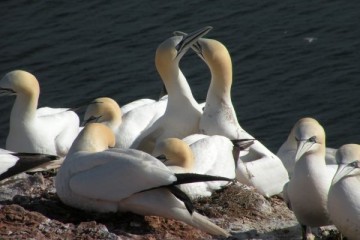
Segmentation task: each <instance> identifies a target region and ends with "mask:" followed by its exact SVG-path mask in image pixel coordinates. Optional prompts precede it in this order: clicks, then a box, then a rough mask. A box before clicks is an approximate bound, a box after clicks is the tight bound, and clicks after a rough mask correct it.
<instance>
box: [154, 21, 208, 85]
mask: <svg viewBox="0 0 360 240" xmlns="http://www.w3.org/2000/svg"><path fill="white" fill-rule="evenodd" d="M211 29H212V27H204V28H202V29H200V30H198V31H195V32H193V33H190V34H188V35H186V36H174V37H170V38H168V39H166V40H165V41H164V42H162V43H161V44H160V45H159V46H158V48H157V49H156V54H155V65H156V69H157V70H158V72H159V74H160V76H161V77H162V78H163V79H168V77H167V76H168V74H169V71H173V68H174V67H178V65H179V62H180V59H181V58H182V56H184V54H185V53H186V52H187V50H189V48H190V47H191V46H192V45H193V44H194V43H195V42H196V41H197V40H198V39H199V38H200V37H202V36H204V35H205V34H207V33H208V32H209V31H210V30H211Z"/></svg>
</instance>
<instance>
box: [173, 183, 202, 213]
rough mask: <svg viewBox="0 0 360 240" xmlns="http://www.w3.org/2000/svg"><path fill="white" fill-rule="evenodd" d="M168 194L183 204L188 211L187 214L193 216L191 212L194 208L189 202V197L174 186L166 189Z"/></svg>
mask: <svg viewBox="0 0 360 240" xmlns="http://www.w3.org/2000/svg"><path fill="white" fill-rule="evenodd" d="M167 188H168V189H169V190H170V192H171V193H172V194H174V196H175V197H176V198H177V199H179V200H180V201H182V202H183V203H184V204H185V207H186V209H187V210H188V212H189V213H190V215H192V214H193V212H194V211H195V207H194V205H193V203H192V201H191V199H190V198H189V196H188V195H187V194H186V193H184V192H183V191H181V190H180V189H179V188H177V187H176V186H168V187H167Z"/></svg>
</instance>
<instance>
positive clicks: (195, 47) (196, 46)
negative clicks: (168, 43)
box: [173, 31, 206, 62]
mask: <svg viewBox="0 0 360 240" xmlns="http://www.w3.org/2000/svg"><path fill="white" fill-rule="evenodd" d="M173 34H174V35H175V36H183V37H186V36H187V35H188V34H187V33H184V32H181V31H174V32H173ZM191 49H192V50H193V51H194V52H195V53H196V54H197V55H198V56H199V57H200V58H201V59H202V60H203V61H204V62H206V61H205V58H204V56H203V54H202V48H201V45H200V43H199V42H198V41H196V42H195V43H194V44H193V45H192V46H191Z"/></svg>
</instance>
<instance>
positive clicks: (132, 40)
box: [0, 0, 360, 151]
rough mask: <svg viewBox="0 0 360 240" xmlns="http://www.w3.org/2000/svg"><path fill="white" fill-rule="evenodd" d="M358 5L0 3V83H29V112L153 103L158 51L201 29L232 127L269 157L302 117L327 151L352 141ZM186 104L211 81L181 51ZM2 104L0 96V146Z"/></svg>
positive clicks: (5, 116)
mask: <svg viewBox="0 0 360 240" xmlns="http://www.w3.org/2000/svg"><path fill="white" fill-rule="evenodd" d="M359 9H360V1H294V0H291V1H275V0H271V1H242V0H229V1H205V0H201V1H182V0H178V1H145V0H138V1H131V2H130V1H128V2H127V3H125V1H95V0H87V1H59V0H47V1H21V0H19V1H10V0H7V1H4V0H3V1H1V2H0V20H1V23H0V75H1V76H3V75H4V74H5V73H7V72H8V71H11V70H15V69H24V70H27V71H29V72H31V73H33V74H34V75H35V76H36V77H37V78H38V80H39V82H40V86H41V95H40V102H39V106H50V107H74V106H77V105H80V104H83V103H85V102H87V101H90V100H92V99H94V98H96V97H99V96H108V97H112V98H114V99H116V100H117V101H118V102H119V104H120V105H123V104H125V103H127V102H130V101H132V100H135V99H138V98H157V96H158V95H159V91H160V89H161V79H160V78H159V76H158V74H157V72H156V69H155V66H154V55H155V50H156V48H157V46H158V45H159V44H160V43H161V42H162V41H164V40H165V39H166V38H168V37H170V36H171V35H172V32H173V31H174V30H181V31H185V32H191V31H193V30H197V29H199V28H201V27H204V26H207V25H210V26H213V27H214V29H213V30H212V31H211V32H210V33H208V35H207V37H208V38H214V39H217V40H219V41H221V42H222V43H224V44H225V46H227V48H228V49H229V52H230V53H231V55H232V60H233V71H234V82H233V87H232V99H233V103H234V106H235V109H236V111H237V114H238V118H239V121H240V124H241V125H242V127H243V128H244V129H246V130H247V131H248V132H250V133H251V134H253V135H254V136H255V137H257V138H258V139H260V140H261V141H262V142H263V143H264V144H265V145H266V146H268V147H269V148H270V149H271V150H273V151H276V150H277V149H278V148H279V146H280V145H281V143H282V142H283V141H284V140H285V139H286V137H287V135H288V132H289V131H290V129H291V127H292V126H293V124H294V123H295V122H296V121H297V120H298V119H299V118H301V117H304V116H312V117H314V118H316V119H318V120H319V121H320V123H321V124H322V125H323V126H324V127H325V130H326V132H327V141H328V145H329V146H331V147H339V146H341V145H342V144H345V143H350V142H353V143H360V126H359V122H360V121H359V120H360V107H359V103H360V98H359V92H360V14H359ZM181 69H182V70H183V72H184V74H185V76H186V77H187V79H188V81H189V84H190V86H191V88H192V90H193V94H194V96H195V98H196V99H197V100H199V101H204V100H205V97H206V92H207V88H208V86H209V80H210V74H209V70H208V68H207V67H206V65H205V64H204V63H203V62H202V61H201V60H200V59H199V58H198V57H196V55H195V54H194V53H192V52H191V51H189V52H188V53H187V54H186V55H185V57H184V58H183V59H182V61H181ZM13 102H14V98H13V97H2V98H0V112H1V115H0V124H1V125H0V126H1V129H0V147H4V145H5V139H6V135H7V132H8V122H9V114H10V110H11V107H12V104H13Z"/></svg>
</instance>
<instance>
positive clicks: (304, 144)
mask: <svg viewBox="0 0 360 240" xmlns="http://www.w3.org/2000/svg"><path fill="white" fill-rule="evenodd" d="M312 145H314V142H309V141H307V140H299V141H298V146H297V150H296V155H295V161H297V160H299V159H300V158H301V156H302V155H304V153H306V152H307V151H308V150H309V149H310V148H311V146H312Z"/></svg>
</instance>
